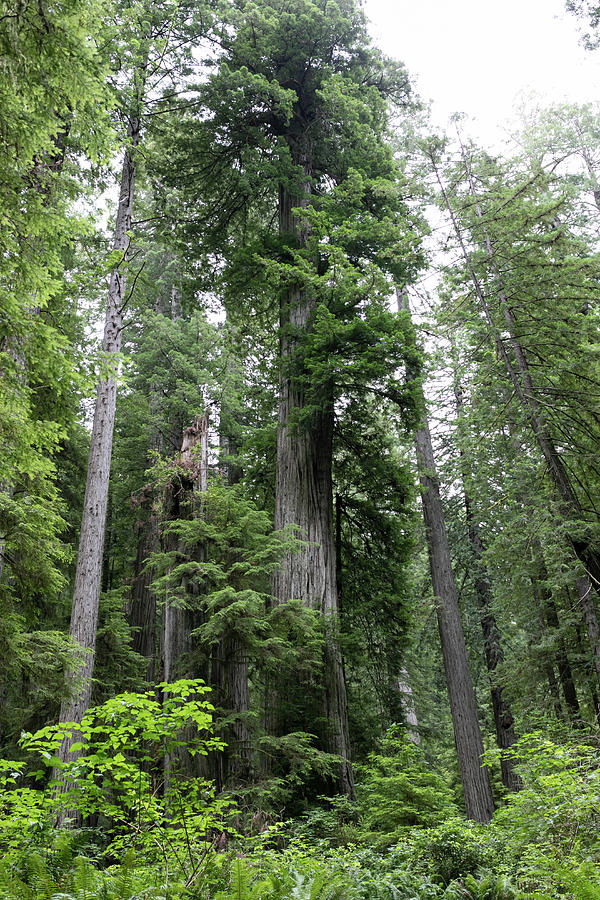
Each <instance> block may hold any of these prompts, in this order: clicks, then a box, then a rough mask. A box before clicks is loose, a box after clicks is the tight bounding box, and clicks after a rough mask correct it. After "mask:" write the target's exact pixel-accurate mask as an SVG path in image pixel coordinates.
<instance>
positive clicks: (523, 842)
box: [493, 732, 600, 890]
mask: <svg viewBox="0 0 600 900" xmlns="http://www.w3.org/2000/svg"><path fill="white" fill-rule="evenodd" d="M511 752H512V751H511ZM514 758H515V759H516V760H517V762H518V764H519V771H520V772H521V775H522V778H523V781H524V788H523V790H522V791H520V792H519V793H518V794H513V795H511V796H509V797H508V799H507V805H506V807H504V808H503V809H500V810H498V812H497V813H496V815H495V817H494V821H493V827H494V828H497V829H498V832H499V835H502V838H503V840H504V842H505V845H506V854H505V855H506V857H507V859H508V862H509V865H510V866H511V868H512V870H513V871H515V872H518V873H519V875H520V878H521V880H522V881H523V883H524V884H525V885H526V886H527V887H528V888H536V889H541V890H547V889H549V888H552V887H555V886H556V885H557V883H558V884H559V885H560V884H563V883H565V882H564V879H565V877H566V879H567V881H568V880H569V879H570V878H572V877H573V873H576V872H580V877H581V879H582V883H583V882H584V881H585V877H586V876H585V871H586V868H587V864H588V861H589V860H590V859H595V858H597V856H598V853H599V852H600V839H599V833H600V822H599V810H598V792H599V786H600V755H599V751H598V747H597V746H595V745H592V744H584V743H579V742H576V741H575V740H574V739H571V740H569V739H568V738H567V737H566V736H565V737H564V738H563V742H562V743H561V744H558V743H554V742H553V741H551V740H549V739H548V738H547V737H546V735H545V734H544V733H543V732H535V733H532V734H529V735H525V736H524V737H523V738H521V740H520V741H518V742H517V744H516V745H514ZM582 867H583V868H582ZM578 877H579V876H578ZM590 877H591V876H590Z"/></svg>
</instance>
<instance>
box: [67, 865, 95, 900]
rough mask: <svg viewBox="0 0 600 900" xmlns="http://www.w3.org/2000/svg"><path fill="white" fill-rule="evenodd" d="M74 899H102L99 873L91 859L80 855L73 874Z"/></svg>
mask: <svg viewBox="0 0 600 900" xmlns="http://www.w3.org/2000/svg"><path fill="white" fill-rule="evenodd" d="M72 885H73V895H74V900H100V896H99V891H98V886H99V878H98V873H97V871H96V870H95V869H94V866H93V865H92V863H91V862H90V860H89V859H86V857H84V856H78V857H77V859H76V860H75V865H74V868H73V874H72Z"/></svg>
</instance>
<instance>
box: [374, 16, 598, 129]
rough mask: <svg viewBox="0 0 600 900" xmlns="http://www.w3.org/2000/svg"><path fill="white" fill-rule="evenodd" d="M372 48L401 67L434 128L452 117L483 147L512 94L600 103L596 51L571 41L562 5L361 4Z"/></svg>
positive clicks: (572, 22) (570, 19) (572, 30)
mask: <svg viewBox="0 0 600 900" xmlns="http://www.w3.org/2000/svg"><path fill="white" fill-rule="evenodd" d="M364 9H365V12H366V14H367V16H368V18H369V19H370V20H371V22H372V26H371V32H372V34H373V37H374V39H375V42H376V43H377V45H378V46H379V47H381V49H382V50H384V52H385V53H387V54H388V55H390V56H393V57H395V58H396V59H400V60H402V61H403V62H404V63H405V64H406V66H407V68H408V70H409V72H410V73H411V75H412V76H413V79H414V80H415V81H416V84H417V88H418V90H419V93H420V94H421V96H422V97H423V98H424V99H430V100H433V108H432V113H433V117H434V121H435V122H436V124H438V125H443V124H445V123H446V121H447V118H448V116H450V115H451V114H452V113H453V112H464V113H467V115H468V116H469V117H470V118H473V119H474V122H473V123H472V125H471V128H470V129H469V130H470V131H471V132H472V133H473V135H474V136H476V137H477V138H478V139H479V140H481V141H482V142H484V143H490V142H492V141H494V142H495V141H496V140H498V138H499V134H500V129H501V126H502V123H503V122H504V121H506V120H507V119H508V118H510V116H511V112H512V109H513V106H514V103H515V98H516V97H517V96H518V94H519V93H520V92H523V91H531V90H534V91H536V92H538V93H540V94H543V95H544V99H545V100H547V101H548V102H552V101H560V100H565V99H567V100H570V101H577V102H585V101H589V100H600V50H597V51H595V52H592V53H590V52H589V51H586V50H584V49H583V47H581V46H580V44H579V42H578V30H577V29H578V21H577V19H576V18H575V17H574V16H573V15H571V14H569V13H567V12H565V9H564V2H563V0H364Z"/></svg>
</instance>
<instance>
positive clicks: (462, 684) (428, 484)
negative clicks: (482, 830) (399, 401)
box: [415, 419, 494, 822]
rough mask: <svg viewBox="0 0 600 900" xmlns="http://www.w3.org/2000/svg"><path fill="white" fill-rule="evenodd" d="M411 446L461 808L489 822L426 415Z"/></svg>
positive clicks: (490, 805)
mask: <svg viewBox="0 0 600 900" xmlns="http://www.w3.org/2000/svg"><path fill="white" fill-rule="evenodd" d="M415 446H416V451H417V460H418V464H419V472H420V476H419V478H420V482H421V502H422V506H423V518H424V520H425V531H426V535H427V547H428V550H429V564H430V568H431V581H432V584H433V592H434V594H435V598H436V612H437V618H438V627H439V632H440V641H441V644H442V655H443V658H444V668H445V671H446V683H447V686H448V697H449V699H450V712H451V714H452V724H453V727H454V739H455V742H456V751H457V754H458V764H459V767H460V773H461V781H462V786H463V793H464V797H465V810H466V814H467V817H468V818H469V819H475V821H477V822H489V821H490V819H491V818H492V816H493V814H494V799H493V796H492V788H491V785H490V780H489V775H488V770H487V769H486V768H484V767H483V766H482V760H483V741H482V738H481V731H480V728H479V719H478V715H477V703H476V700H475V691H474V689H473V682H472V678H471V670H470V668H469V660H468V656H467V647H466V644H465V637H464V633H463V628H462V622H461V618H460V609H459V606H458V596H457V592H456V585H455V582H454V575H453V572H452V562H451V558H450V547H449V545H448V536H447V534H446V523H445V521H444V513H443V510H442V502H441V499H440V493H439V485H438V480H437V475H436V469H435V460H434V456H433V447H432V443H431V435H430V433H429V426H428V424H427V420H426V419H424V420H423V422H422V424H421V427H420V428H419V429H418V431H417V434H416V437H415Z"/></svg>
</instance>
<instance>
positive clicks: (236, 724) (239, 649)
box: [220, 358, 252, 787]
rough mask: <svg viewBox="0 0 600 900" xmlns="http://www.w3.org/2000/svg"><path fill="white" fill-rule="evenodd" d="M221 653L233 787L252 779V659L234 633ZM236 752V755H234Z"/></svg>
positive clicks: (231, 453) (231, 475) (228, 440)
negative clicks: (249, 671) (230, 721)
mask: <svg viewBox="0 0 600 900" xmlns="http://www.w3.org/2000/svg"><path fill="white" fill-rule="evenodd" d="M233 366H234V363H233V359H232V358H231V359H230V361H228V366H227V368H228V371H229V372H230V373H231V374H233ZM233 415H234V414H233V412H232V410H230V409H227V408H226V407H225V406H223V407H222V408H221V426H222V427H221V433H220V450H221V454H222V456H223V458H225V459H227V463H226V476H227V483H228V484H229V486H230V487H232V486H233V485H235V484H237V483H238V482H239V481H240V479H241V477H242V470H241V468H240V466H239V465H237V464H236V462H235V460H234V457H235V454H236V453H237V451H238V448H237V447H236V443H235V438H234V437H233V431H234V422H233ZM221 643H222V647H221V648H220V652H221V653H222V656H223V659H224V667H223V668H224V671H223V676H224V677H223V701H224V705H225V707H226V708H227V709H228V710H231V712H232V713H233V716H234V719H233V721H232V723H231V725H230V726H229V731H230V734H229V735H225V742H226V744H227V760H226V771H225V772H224V782H225V783H226V784H229V783H231V786H232V787H235V786H238V785H243V784H247V783H248V782H249V781H250V779H251V776H252V732H251V730H250V727H249V724H248V713H249V711H250V684H249V680H248V657H247V653H246V650H245V647H244V643H243V641H242V640H241V639H240V637H239V635H237V634H232V635H229V636H227V637H225V638H224V640H223V641H222V642H221ZM232 750H233V753H232Z"/></svg>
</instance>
